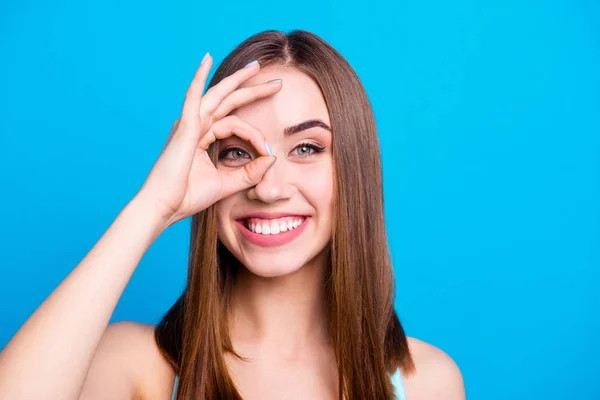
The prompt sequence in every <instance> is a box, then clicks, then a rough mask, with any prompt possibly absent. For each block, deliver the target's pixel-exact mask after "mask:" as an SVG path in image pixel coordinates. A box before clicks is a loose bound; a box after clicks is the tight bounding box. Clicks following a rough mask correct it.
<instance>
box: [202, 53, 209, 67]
mask: <svg viewBox="0 0 600 400" xmlns="http://www.w3.org/2000/svg"><path fill="white" fill-rule="evenodd" d="M207 58H208V52H206V54H205V55H204V57H203V58H202V62H200V65H202V64H204V61H206V59H207Z"/></svg>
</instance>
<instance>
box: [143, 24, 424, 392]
mask: <svg viewBox="0 0 600 400" xmlns="http://www.w3.org/2000/svg"><path fill="white" fill-rule="evenodd" d="M252 60H258V62H259V63H260V65H261V67H262V68H264V67H268V66H270V65H281V66H288V67H294V68H296V69H298V70H299V71H301V72H303V73H305V74H306V75H308V76H309V77H311V78H312V79H313V80H314V81H315V82H316V83H317V85H318V86H319V87H320V89H321V91H322V93H323V97H324V98H325V102H326V104H327V108H328V111H329V116H330V120H331V125H332V126H331V128H332V137H333V139H332V152H333V162H334V175H335V179H334V185H335V188H334V210H335V211H334V216H333V226H332V237H331V242H330V247H329V261H330V262H329V265H328V271H327V275H328V277H327V281H326V291H327V293H326V294H327V300H328V317H329V321H330V325H329V332H330V335H331V340H332V343H333V347H334V352H335V359H336V364H337V371H338V377H339V380H338V391H339V398H340V399H345V400H364V399H378V400H380V399H381V400H383V399H394V398H395V397H394V394H393V386H392V384H391V380H390V373H392V372H394V371H395V370H396V369H398V368H400V369H401V370H402V371H403V372H404V373H412V372H414V364H413V361H412V357H411V355H410V352H409V348H408V343H407V338H406V335H405V333H404V329H403V328H402V325H401V323H400V321H399V319H398V316H397V315H396V312H395V311H394V308H393V304H394V295H395V286H394V273H393V269H392V265H391V258H390V254H389V248H388V244H387V243H388V241H387V235H386V230H385V220H384V205H383V180H382V170H381V169H382V167H381V156H380V152H379V140H378V137H377V129H376V126H375V118H374V115H373V110H372V107H371V104H370V102H369V100H368V98H367V95H366V92H365V90H364V88H363V86H362V83H361V82H360V80H359V78H358V76H357V75H356V73H355V72H354V70H353V69H352V67H351V66H350V65H349V64H348V62H347V61H346V60H345V59H344V58H343V57H342V56H341V55H340V54H339V53H338V52H337V51H336V50H335V49H334V48H333V47H331V46H330V45H329V44H328V43H327V42H325V41H324V40H323V39H321V38H320V37H319V36H317V35H315V34H313V33H310V32H307V31H303V30H295V31H292V32H290V33H288V34H286V33H284V32H280V31H273V30H270V31H264V32H261V33H258V34H255V35H253V36H251V37H250V38H248V39H246V40H245V41H244V42H242V43H241V44H240V45H239V46H238V47H236V48H235V49H234V50H233V51H232V52H231V53H230V54H229V55H228V56H227V57H226V58H225V60H224V61H223V62H222V63H221V65H220V66H219V67H218V69H217V70H216V71H215V73H214V75H213V78H212V79H211V81H210V83H209V86H208V87H212V86H214V85H215V84H217V83H218V82H220V81H221V80H222V79H223V78H225V77H227V76H229V75H231V74H232V73H233V72H235V71H237V70H238V69H240V68H242V67H243V66H245V65H246V64H247V63H248V62H250V61H252ZM209 152H210V153H209V154H210V155H211V157H212V160H213V162H215V163H216V146H211V148H209ZM190 240H191V241H190V254H189V265H188V275H187V284H186V287H185V289H184V291H183V293H182V295H181V296H180V297H179V299H178V300H177V301H176V302H175V304H174V305H173V306H172V307H171V308H170V309H169V311H168V312H167V313H166V314H165V316H164V317H163V318H162V320H161V322H160V323H159V324H158V325H157V326H156V328H155V331H154V334H155V339H156V342H157V345H158V347H159V349H160V350H161V352H162V354H163V356H164V357H165V358H166V359H167V360H168V361H169V362H170V363H171V365H172V366H173V368H174V369H175V372H176V373H177V374H178V375H179V386H178V390H177V398H178V399H180V400H208V399H211V400H213V399H217V400H231V399H236V400H237V399H240V400H241V396H240V394H239V392H238V391H237V389H236V387H235V384H234V382H233V380H232V379H231V377H230V375H229V373H228V371H227V366H226V363H225V357H224V356H225V352H230V353H232V354H234V355H235V356H237V357H240V356H239V355H238V354H237V353H236V352H235V349H234V348H233V346H232V343H231V339H230V337H229V331H228V327H227V313H228V310H229V308H230V298H231V293H232V290H233V283H234V280H235V277H236V274H237V271H238V270H239V268H244V267H243V265H241V263H240V262H239V261H238V260H237V259H236V258H235V257H234V256H233V255H232V254H231V253H230V252H229V251H228V250H227V249H226V248H225V246H223V245H222V244H221V243H220V241H219V239H218V237H217V216H216V213H215V206H214V205H213V206H211V207H209V208H207V209H206V210H204V211H202V212H200V213H198V214H196V215H194V216H192V225H191V238H190ZM240 358H241V359H243V358H242V357H240Z"/></svg>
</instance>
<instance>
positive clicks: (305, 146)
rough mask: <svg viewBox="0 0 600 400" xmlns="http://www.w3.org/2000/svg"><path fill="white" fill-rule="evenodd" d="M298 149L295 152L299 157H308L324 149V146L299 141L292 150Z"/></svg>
mask: <svg viewBox="0 0 600 400" xmlns="http://www.w3.org/2000/svg"><path fill="white" fill-rule="evenodd" d="M296 149H298V150H299V152H298V153H297V154H298V155H299V156H300V157H303V158H304V157H310V156H312V155H313V154H314V153H320V152H322V151H323V150H325V147H321V146H317V145H316V144H314V143H300V144H299V145H298V146H296V147H294V150H296Z"/></svg>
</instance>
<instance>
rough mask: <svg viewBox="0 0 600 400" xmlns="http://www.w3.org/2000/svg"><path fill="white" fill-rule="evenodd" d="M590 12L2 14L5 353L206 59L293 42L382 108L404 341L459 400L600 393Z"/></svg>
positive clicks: (123, 314) (190, 7) (558, 5)
mask: <svg viewBox="0 0 600 400" xmlns="http://www.w3.org/2000/svg"><path fill="white" fill-rule="evenodd" d="M599 20H600V8H599V6H598V3H597V2H593V1H568V0H555V1H547V0H538V1H518V0H479V1H477V0H458V1H454V2H445V1H436V0H425V1H393V2H392V1H369V2H362V3H356V4H353V3H351V2H346V1H339V0H335V1H331V0H328V1H322V0H320V1H314V0H306V1H303V2H289V3H286V2H275V1H263V2H248V1H243V2H242V1H228V2H226V3H223V2H204V1H196V2H189V1H185V2H174V3H171V2H166V1H165V2H156V1H139V0H128V1H115V0H111V1H98V2H95V3H92V2H86V1H74V0H59V1H53V2H42V1H38V0H31V1H22V2H14V3H13V4H7V3H6V2H5V3H3V4H2V6H1V11H0V40H1V42H0V58H1V63H0V149H1V153H0V154H1V156H0V178H1V179H0V182H1V189H0V191H1V196H0V213H1V214H0V216H1V220H0V246H1V251H0V307H1V322H0V348H2V347H4V346H5V345H6V343H7V342H8V341H9V340H10V338H11V336H12V335H13V334H14V333H15V332H16V331H17V330H18V328H19V327H20V326H21V325H22V324H23V323H24V322H25V320H26V319H27V317H28V316H29V315H30V314H31V313H32V312H33V311H34V310H35V309H36V307H37V306H38V305H39V304H40V303H41V302H42V301H43V300H44V299H45V298H46V296H48V295H49V294H50V293H51V291H52V290H53V289H54V288H55V287H56V286H57V285H58V284H59V283H60V282H61V280H62V279H63V278H64V277H65V276H66V275H67V274H68V273H69V272H70V271H71V270H72V269H73V268H74V267H75V266H76V265H77V263H78V262H79V261H80V260H81V259H82V258H83V257H84V256H85V254H86V253H87V252H88V251H89V250H90V248H91V247H92V246H93V245H94V244H95V242H96V241H97V240H98V239H99V237H100V236H101V235H102V233H103V232H104V231H105V230H106V229H107V228H108V226H109V225H110V223H111V222H112V221H113V219H114V218H115V217H116V215H117V214H118V212H119V211H120V210H121V208H122V207H123V206H124V205H125V204H126V203H127V202H128V201H129V200H130V198H131V197H132V196H133V195H134V194H135V193H136V191H137V190H138V189H139V187H140V185H141V184H142V183H143V181H144V179H145V177H146V174H147V173H148V172H149V170H150V168H151V167H152V165H153V163H154V161H155V160H156V157H157V156H158V154H159V152H160V150H161V148H162V146H163V144H164V141H165V139H166V137H167V135H168V132H169V129H170V127H171V124H172V122H173V121H174V119H175V118H177V117H178V115H179V112H180V109H181V102H182V100H183V97H184V94H185V90H186V89H187V86H188V84H189V82H190V80H191V78H192V76H193V73H194V71H195V69H196V67H197V65H198V64H199V62H200V60H201V58H202V56H203V55H204V53H205V52H207V51H210V52H211V54H212V55H213V57H214V58H215V64H218V63H219V62H220V61H221V60H222V59H223V58H224V57H225V55H226V54H227V53H228V52H229V51H231V50H232V49H233V48H234V47H235V45H237V44H238V43H239V42H241V41H242V40H243V39H245V38H246V37H248V36H250V35H252V34H254V33H257V32H259V31H262V30H266V29H279V30H284V31H289V30H291V29H295V28H300V29H306V30H310V31H313V32H314V33H316V34H318V35H320V36H322V37H323V38H324V39H325V40H327V41H329V42H330V43H331V44H332V45H333V46H334V47H336V48H337V49H338V50H339V51H340V52H341V53H342V54H343V55H344V56H345V57H346V58H347V59H348V60H349V61H350V63H351V64H352V65H353V66H354V68H355V69H356V71H357V73H358V74H359V76H360V77H361V79H362V80H363V82H364V85H365V87H366V89H367V92H368V94H369V96H370V99H371V101H372V104H373V107H374V109H375V115H376V119H377V123H378V126H379V131H380V137H381V146H382V154H383V163H384V189H385V196H386V198H385V200H386V214H387V215H386V216H387V226H388V229H389V242H390V246H391V251H392V257H393V261H394V268H395V271H396V279H397V288H398V290H397V301H396V307H397V310H398V311H399V314H400V317H401V320H402V322H403V323H404V325H405V327H406V330H407V333H408V334H409V335H410V336H415V337H418V338H420V339H423V340H425V341H428V342H430V343H432V344H434V345H436V346H438V347H440V348H442V349H443V350H444V351H446V352H447V353H448V354H449V355H450V356H451V357H452V358H453V359H454V360H455V361H456V362H457V364H458V365H459V367H460V368H461V370H462V373H463V376H464V380H465V384H466V390H467V397H468V398H469V399H487V400H500V399H522V400H530V399H544V400H550V399H556V400H558V399H580V400H583V399H600V344H599V342H598V338H599V337H600V272H599V267H600V251H599V249H600V212H599V211H600V176H599V175H600V165H599V164H600V140H599V136H600V116H599V114H600V73H599V71H600V28H599V25H598V23H599V22H598V21H599ZM213 71H214V69H213ZM188 235H189V220H185V221H182V222H180V223H178V224H176V225H174V226H172V227H171V228H169V229H168V230H167V231H166V232H165V233H164V234H163V235H162V236H161V237H160V238H159V239H158V240H157V241H156V242H155V243H154V245H153V246H152V247H151V248H150V249H149V251H148V252H147V253H146V255H145V256H144V258H143V259H142V261H141V264H140V266H139V268H138V269H137V271H136V273H135V274H134V276H133V278H132V280H131V281H130V283H129V285H128V287H127V289H126V290H125V292H124V294H123V297H122V298H121V301H120V303H119V304H118V306H117V308H116V311H115V313H114V316H113V321H118V320H124V319H127V320H136V321H142V322H157V321H158V319H159V318H160V316H161V315H162V313H164V312H165V311H166V310H167V309H168V307H169V306H170V305H171V304H172V303H173V302H174V301H175V299H176V298H177V296H178V295H179V293H180V291H181V290H182V288H183V286H184V279H185V274H186V258H187V251H188Z"/></svg>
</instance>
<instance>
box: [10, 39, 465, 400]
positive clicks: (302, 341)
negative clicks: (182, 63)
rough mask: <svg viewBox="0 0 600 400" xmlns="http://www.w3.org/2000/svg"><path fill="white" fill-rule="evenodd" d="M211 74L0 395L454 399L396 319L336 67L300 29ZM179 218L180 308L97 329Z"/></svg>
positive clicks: (364, 143)
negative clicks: (183, 248) (188, 221)
mask: <svg viewBox="0 0 600 400" xmlns="http://www.w3.org/2000/svg"><path fill="white" fill-rule="evenodd" d="M253 60H254V61H253ZM211 66H212V58H211V57H210V55H209V54H207V55H206V56H205V57H204V60H203V62H202V63H201V65H200V67H199V68H198V70H197V72H196V75H195V77H194V79H193V81H192V83H191V85H190V87H189V89H188V91H187V94H186V98H185V101H184V104H183V109H182V113H181V117H180V118H179V119H178V120H177V121H176V122H175V124H174V126H173V129H172V131H171V134H170V136H169V138H168V140H167V143H166V145H165V147H164V149H163V151H162V153H161V155H160V157H159V158H158V160H157V162H156V164H155V165H154V167H153V168H152V170H151V172H150V174H149V176H148V178H147V180H146V182H145V183H144V184H143V185H142V187H141V189H140V190H139V192H138V193H137V194H136V196H135V197H134V198H133V199H132V200H131V201H130V202H129V203H128V204H127V205H126V206H125V207H124V208H123V210H122V211H121V213H120V214H119V215H118V217H117V218H116V220H115V221H114V222H113V224H112V225H111V226H110V228H109V229H108V230H107V232H106V233H105V234H104V235H103V236H102V237H101V239H100V240H99V241H98V243H97V244H96V245H95V246H94V247H93V248H92V250H91V251H90V252H89V253H88V254H87V255H86V257H85V258H84V259H83V260H82V261H81V263H80V264H79V265H78V266H77V267H76V268H75V269H74V270H73V272H72V273H71V274H70V275H69V276H68V277H67V278H66V279H65V280H64V281H63V282H62V283H61V284H60V286H59V287H58V288H57V289H56V290H55V291H54V292H53V293H52V294H51V295H50V296H49V297H48V299H46V301H44V303H43V304H42V305H41V306H40V307H39V309H38V310H36V312H35V313H34V314H33V315H32V316H31V317H30V318H29V319H28V320H27V322H26V323H25V324H24V325H23V327H22V328H21V329H20V330H19V331H18V332H17V333H16V335H15V336H14V337H13V338H12V340H11V341H10V342H9V343H8V345H7V346H6V348H5V349H4V350H3V352H2V353H1V354H0V398H2V399H12V400H15V399H78V398H81V399H144V400H146V399H147V400H154V399H156V400H158V399H160V400H167V399H170V398H177V399H187V400H197V399H242V398H243V399H246V400H250V399H346V400H363V399H377V400H379V399H394V398H397V399H405V398H408V399H409V400H417V399H450V400H454V399H456V400H458V399H463V398H464V396H465V395H464V388H463V383H462V378H461V374H460V371H459V370H458V368H457V366H456V364H455V363H454V362H453V361H452V359H451V358H449V357H448V356H447V355H446V354H445V353H444V352H443V351H441V350H439V349H437V348H436V347H434V346H431V345H429V344H426V343H424V342H422V341H419V340H417V339H413V338H407V337H406V336H405V334H404V330H403V328H402V326H401V324H400V322H399V319H398V317H397V316H396V314H395V312H394V309H393V299H394V276H393V270H392V266H391V262H390V256H389V251H388V246H387V238H386V231H385V221H384V208H383V190H382V175H381V160H380V154H379V143H378V138H377V132H376V127H375V121H374V117H373V113H372V109H371V106H370V103H369V101H368V98H367V96H366V94H365V91H364V88H363V86H362V85H361V83H360V81H359V79H358V77H357V76H356V74H355V73H354V71H353V69H352V68H351V67H350V65H349V64H348V63H347V62H346V61H345V60H344V58H343V57H342V56H341V55H340V54H338V53H337V52H336V51H335V50H334V49H333V48H332V47H331V46H330V45H328V44H327V43H326V42H324V41H323V40H322V39H321V38H319V37H318V36H315V35H314V34H311V33H309V32H306V31H294V32H291V33H289V34H287V35H286V34H284V33H282V32H277V31H266V32H262V33H260V34H257V35H254V36H252V37H251V38H249V39H247V40H246V41H245V42H243V43H242V44H241V45H239V46H238V47H237V48H236V49H235V50H234V51H233V52H232V53H231V54H230V55H229V56H228V57H227V58H226V59H225V60H224V61H223V63H222V64H221V65H220V67H219V68H218V69H217V70H216V72H215V74H214V77H213V79H212V81H211V82H210V84H209V88H208V90H207V91H206V93H205V94H203V92H204V87H205V83H206V79H207V76H208V74H209V70H210V69H211ZM392 78H393V77H392ZM189 216H192V231H191V246H190V256H189V269H188V277H187V286H186V288H185V290H184V292H183V294H182V295H181V297H180V298H179V299H178V300H177V302H176V303H175V304H174V305H173V307H172V308H171V309H170V310H169V311H168V312H167V314H166V315H165V316H164V318H163V319H162V321H161V323H160V324H159V325H158V326H156V327H155V326H149V325H145V324H139V323H133V322H120V323H115V324H111V325H110V326H107V325H108V322H109V319H110V317H111V314H112V313H113V310H114V308H115V306H116V304H117V301H118V299H119V297H120V296H121V294H122V292H123V290H124V288H125V286H126V284H127V282H128V281H129V279H130V277H131V275H132V273H133V272H134V270H135V268H136V266H137V264H138V262H139V260H140V258H141V257H142V255H143V254H144V252H145V251H146V250H147V249H148V247H149V246H150V245H151V243H152V242H153V241H154V240H155V239H156V238H157V237H158V236H159V235H160V234H161V232H163V231H164V230H165V229H166V228H167V227H168V226H170V225H171V224H173V223H175V222H176V221H179V220H181V219H183V218H186V217H189Z"/></svg>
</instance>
